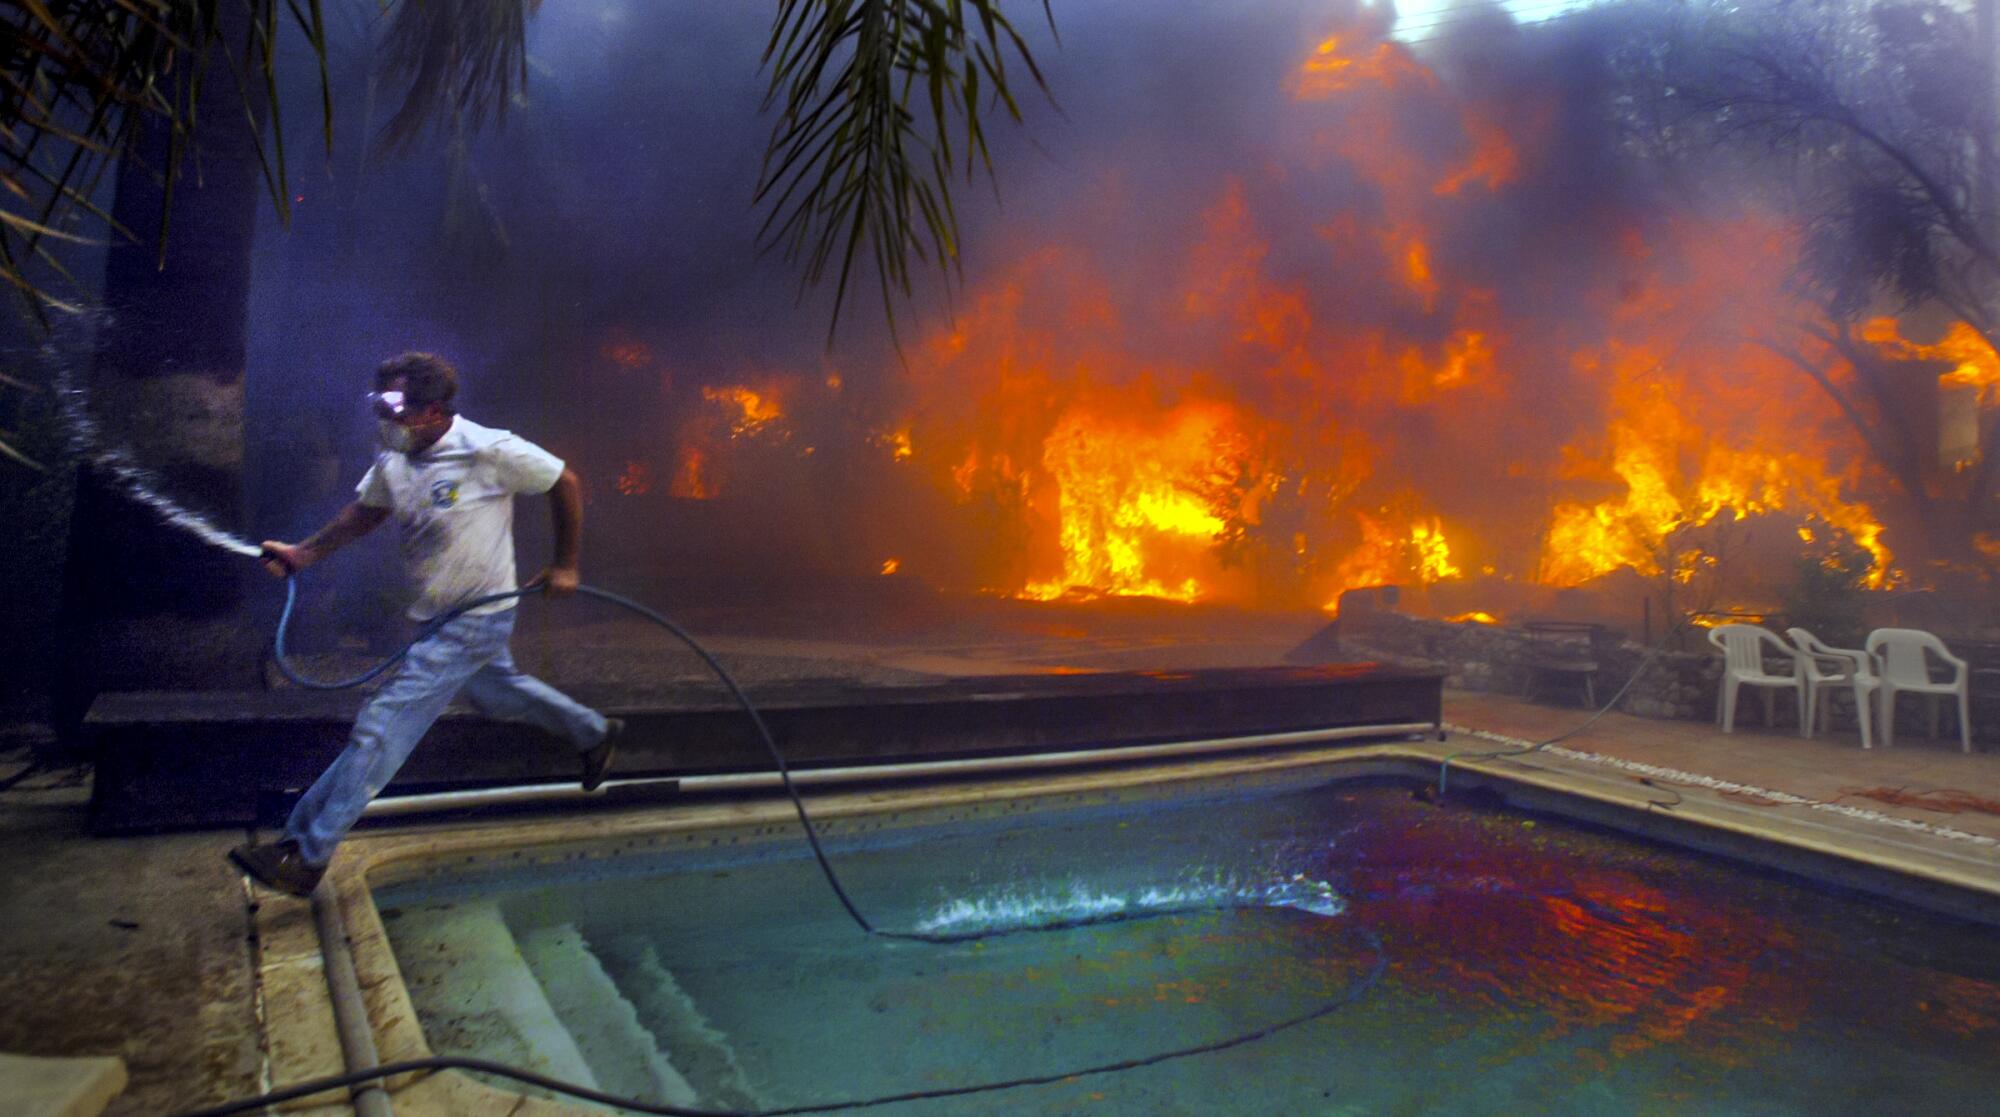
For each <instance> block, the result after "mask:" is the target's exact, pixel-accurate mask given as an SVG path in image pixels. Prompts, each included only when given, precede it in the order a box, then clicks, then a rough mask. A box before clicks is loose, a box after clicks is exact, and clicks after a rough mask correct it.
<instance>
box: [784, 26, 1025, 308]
mask: <svg viewBox="0 0 2000 1117" xmlns="http://www.w3.org/2000/svg"><path fill="white" fill-rule="evenodd" d="M1042 13H1043V16H1044V18H1046V19H1047V20H1048V21H1049V25H1050V27H1051V28H1053V27H1054V25H1055V21H1054V13H1053V11H1052V10H1051V9H1050V8H1049V7H1048V5H1047V2H1046V0H1044V4H1043V9H1042ZM1009 55H1012V56H1013V57H1015V58H1018V59H1019V60H1020V62H1021V64H1022V66H1023V67H1024V68H1025V69H1026V70H1027V72H1028V74H1029V76H1030V77H1031V79H1032V80H1033V82H1034V84H1035V86H1036V87H1037V88H1038V89H1040V90H1041V91H1042V93H1043V95H1044V96H1047V95H1048V83H1047V82H1046V80H1045V79H1044V78H1043V76H1042V72H1041V70H1040V68H1039V67H1038V66H1037V65H1036V64H1035V60H1034V57H1033V55H1032V54H1031V53H1030V52H1029V49H1028V45H1027V42H1026V40H1024V39H1023V38H1022V37H1021V35H1020V34H1019V33H1018V32H1017V31H1016V29H1015V27H1014V25H1013V23H1012V22H1011V21H1010V20H1009V19H1008V17H1007V16H1006V14H1005V13H1003V12H1002V11H1001V9H1000V2H999V0H780V2H779V4H778V17H777V20H776V22H775V23H774V24H773V26H772V29H771V37H770V40H769V42H768V44H767V45H766V47H765V51H764V65H765V66H766V67H767V68H768V69H769V71H770V75H771V78H770V84H769V86H768V87H767V90H766V93H765V100H764V106H765V109H766V110H767V111H770V110H773V109H775V110H776V112H777V120H776V123H775V124H774V126H773V128H772V131H771V140H770V145H769V147H768V148H767V149H766V151H765V157H764V166H763V170H762V173H761V174H760V176H759V180H758V186H757V194H756V202H757V204H759V205H761V206H765V207H768V209H767V213H766V215H765V219H764V222H763V225H762V226H761V228H760V229H759V243H760V246H761V247H762V248H764V249H766V250H772V249H776V250H780V251H782V252H783V253H784V255H785V258H786V259H787V260H790V261H793V262H795V263H799V264H801V265H802V266H803V270H802V274H801V277H800V282H801V288H802V290H803V288H804V287H806V286H811V285H815V284H818V283H819V282H821V281H822V280H823V279H825V278H826V277H827V275H828V273H829V270H831V272H832V274H833V277H834V294H833V310H832V316H831V320H830V321H829V322H828V325H827V336H828V340H829V341H831V339H832V337H833V335H834V332H835V331H836V330H837V329H838V328H839V325H840V315H841V310H842V308H843V307H844V306H845V304H846V300H847V292H848V284H849V283H850V282H852V280H853V278H854V274H855V268H856V263H857V261H859V260H861V259H863V257H864V256H865V257H866V259H867V260H868V261H869V262H870V263H871V264H872V266H873V267H874V269H875V272H876V282H877V286H878V287H879V288H880V291H881V297H882V305H883V311H884V313H885V314H886V316H887V318H888V322H889V330H890V335H891V337H892V338H893V337H894V336H895V333H896V302H897V299H898V297H902V298H907V297H909V295H910V293H911V276H912V274H913V271H914V270H915V268H916V267H918V266H920V265H923V264H926V263H929V264H934V265H936V266H937V267H938V268H939V269H940V270H941V271H942V273H943V277H944V281H945V283H946V285H947V288H948V287H949V285H950V284H951V283H952V282H953V280H954V279H955V278H956V277H957V275H958V270H959V267H960V256H959V248H960V240H959V229H958V211H957V207H956V206H955V205H954V203H953V200H952V185H953V181H954V179H955V178H956V177H957V174H958V173H959V171H960V170H961V169H962V170H963V172H964V173H966V174H968V175H970V174H973V173H975V172H977V171H979V170H982V169H983V170H985V171H986V172H987V173H988V174H989V175H990V174H991V173H992V156H991V153H990V150H989V148H988V146H987V142H986V132H985V128H984V126H983V124H982V123H981V120H982V114H984V113H986V112H990V111H992V110H993V109H994V108H995V107H996V106H997V107H998V108H999V109H1000V110H1001V111H1004V112H1005V113H1006V114H1007V115H1008V116H1009V117H1010V118H1012V119H1014V120H1016V121H1018V120H1020V119H1021V106H1020V103H1019V100H1018V99H1017V98H1016V96H1015V94H1014V91H1013V89H1012V88H1011V86H1010V84H1009V74H1008V72H1007V68H1006V59H1007V57H1008V56H1009ZM913 105H914V106H916V107H914V108H913ZM955 145H956V146H955ZM960 153H962V158H963V166H962V168H960V166H959V161H960ZM864 250H865V252H864Z"/></svg>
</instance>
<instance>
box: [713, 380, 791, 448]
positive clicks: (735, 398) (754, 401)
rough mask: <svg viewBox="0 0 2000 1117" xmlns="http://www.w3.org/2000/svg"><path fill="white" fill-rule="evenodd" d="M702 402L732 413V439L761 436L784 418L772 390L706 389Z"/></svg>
mask: <svg viewBox="0 0 2000 1117" xmlns="http://www.w3.org/2000/svg"><path fill="white" fill-rule="evenodd" d="M701 398H703V399H705V400H708V401H709V402H710V403H719V404H722V405H724V407H726V408H728V409H730V410H731V411H732V414H731V416H730V422H729V437H731V438H745V437H752V436H755V435H757V434H760V433H762V432H763V431H764V429H765V428H766V427H769V426H770V425H771V424H772V423H774V422H776V421H777V420H779V419H782V418H784V411H783V410H781V409H780V408H779V406H778V400H777V397H776V396H775V395H773V394H772V393H771V392H770V391H769V390H765V391H761V392H760V391H756V390H754V389H751V388H746V387H742V386H741V385H737V386H732V387H727V388H713V387H705V388H703V389H702V390H701Z"/></svg>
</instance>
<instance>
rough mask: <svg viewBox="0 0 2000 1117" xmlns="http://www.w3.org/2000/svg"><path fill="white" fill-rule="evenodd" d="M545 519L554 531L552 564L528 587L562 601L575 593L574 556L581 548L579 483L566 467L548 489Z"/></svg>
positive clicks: (577, 579)
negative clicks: (537, 589) (554, 545)
mask: <svg viewBox="0 0 2000 1117" xmlns="http://www.w3.org/2000/svg"><path fill="white" fill-rule="evenodd" d="M549 515H550V517H551V519H552V522H553V523H554V525H555V529H556V556H555V561H553V562H551V563H550V564H549V565H548V567H547V568H546V569H544V570H543V571H542V572H541V573H540V574H537V575H535V578H534V580H533V581H531V582H529V583H528V585H530V586H542V587H544V588H545V589H546V590H547V591H548V594H549V596H550V597H566V596H568V595H570V594H572V593H575V592H576V586H577V582H578V581H579V580H580V579H579V575H578V573H577V552H578V550H579V549H580V548H581V547H582V546H583V481H582V480H581V479H579V478H578V477H577V475H576V470H574V469H571V468H569V467H568V466H564V467H563V471H562V476H561V477H558V478H556V483H555V485H554V487H552V488H550V489H549Z"/></svg>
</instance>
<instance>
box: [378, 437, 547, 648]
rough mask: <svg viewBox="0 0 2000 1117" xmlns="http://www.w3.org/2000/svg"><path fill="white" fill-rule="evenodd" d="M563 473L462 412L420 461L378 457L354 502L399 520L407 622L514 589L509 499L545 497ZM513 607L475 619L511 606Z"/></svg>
mask: <svg viewBox="0 0 2000 1117" xmlns="http://www.w3.org/2000/svg"><path fill="white" fill-rule="evenodd" d="M562 472H563V463H562V459H561V458H558V457H556V456H555V455H554V454H551V453H549V452H548V451H547V450H544V449H542V448H541V447H540V446H537V445H535V444H534V443H532V442H529V441H528V440H527V439H525V438H519V437H516V436H515V435H514V434H512V433H510V432H508V431H500V430H494V429H492V428H491V427H482V426H480V425H479V424H478V423H475V422H473V421H472V420H470V419H467V418H466V417H465V416H463V415H458V416H454V417H453V418H452V421H451V427H450V428H449V429H447V430H446V431H445V432H444V436H443V437H442V438H439V439H438V440H437V441H436V442H434V443H432V444H431V445H430V446H429V447H427V448H425V450H424V452H423V453H421V454H416V455H410V454H402V453H397V452H396V451H393V450H384V451H382V452H381V453H378V454H376V455H375V464H374V465H371V466H369V467H368V472H367V473H365V474H363V475H362V478H361V483H360V484H359V485H356V486H355V487H354V493H355V499H356V500H357V501H359V502H360V503H362V504H365V505H367V506H368V507H370V508H386V509H388V510H389V511H390V513H391V515H393V517H394V518H395V521H396V527H397V529H398V532H399V533H400V534H401V536H402V543H403V565H404V567H405V568H406V569H407V570H409V572H410V580H411V581H412V582H415V583H416V586H417V600H416V601H415V603H413V604H412V605H411V606H410V617H411V618H412V619H413V620H419V621H421V620H428V619H429V618H431V617H434V616H437V615H438V614H439V613H442V612H444V611H445V610H447V609H450V608H451V607H452V606H454V605H457V604H459V603H460V602H464V601H470V600H471V599H473V598H475V597H483V596H485V595H486V594H489V593H505V592H506V591H508V590H511V589H514V588H515V585H514V494H515V493H545V492H548V491H549V490H550V489H551V488H553V487H554V486H555V483H556V480H557V479H558V478H560V477H561V476H562ZM516 600H518V599H516V598H510V599H508V600H506V601H496V602H493V603H492V604H489V605H482V606H480V607H479V608H477V609H474V610H472V612H473V613H475V614H478V613H497V612H500V611H501V610H503V609H512V608H513V607H514V603H515V601H516Z"/></svg>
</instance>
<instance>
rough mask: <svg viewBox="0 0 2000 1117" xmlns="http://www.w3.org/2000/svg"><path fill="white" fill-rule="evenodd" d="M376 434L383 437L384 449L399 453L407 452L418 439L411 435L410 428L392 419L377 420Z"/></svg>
mask: <svg viewBox="0 0 2000 1117" xmlns="http://www.w3.org/2000/svg"><path fill="white" fill-rule="evenodd" d="M375 432H376V436H377V437H378V438H380V439H381V441H382V446H383V448H384V449H387V450H393V451H395V452H396V453H398V454H407V453H409V452H410V447H411V446H413V445H415V443H416V439H414V438H413V437H412V436H411V435H410V428H408V427H406V426H404V425H403V424H401V423H398V422H395V421H393V420H390V419H377V420H375Z"/></svg>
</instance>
